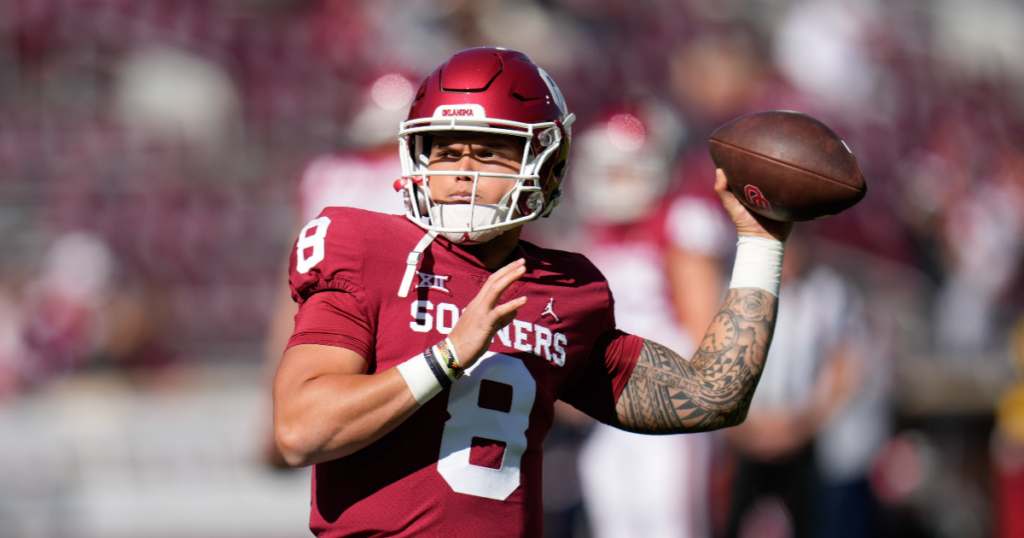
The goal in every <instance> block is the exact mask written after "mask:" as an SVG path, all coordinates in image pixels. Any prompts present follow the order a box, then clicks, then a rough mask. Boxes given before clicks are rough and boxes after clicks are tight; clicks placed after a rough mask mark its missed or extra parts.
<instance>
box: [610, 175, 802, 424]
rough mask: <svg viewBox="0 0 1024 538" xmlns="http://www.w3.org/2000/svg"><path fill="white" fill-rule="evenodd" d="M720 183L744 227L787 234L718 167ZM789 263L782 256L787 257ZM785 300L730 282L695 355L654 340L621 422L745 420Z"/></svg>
mask: <svg viewBox="0 0 1024 538" xmlns="http://www.w3.org/2000/svg"><path fill="white" fill-rule="evenodd" d="M715 191H717V192H718V195H719V196H720V197H721V198H722V205H723V206H725V209H726V211H728V213H729V215H730V216H731V217H732V219H733V222H734V223H735V224H736V229H737V232H738V234H739V235H740V236H741V237H743V236H748V237H761V238H765V239H773V240H777V241H785V240H786V238H787V237H788V236H789V232H790V231H791V230H792V229H793V224H792V223H783V222H778V221H772V220H768V219H764V218H762V217H760V216H757V215H755V214H754V213H751V212H750V211H748V210H747V208H746V207H745V206H743V204H741V203H740V202H739V200H737V199H736V197H735V196H733V195H732V193H731V192H729V190H728V186H727V181H726V178H725V174H724V173H723V172H722V171H721V170H718V171H717V177H716V181H715ZM779 264H780V265H781V258H780V260H779ZM778 304H779V300H778V297H777V296H776V295H773V294H772V293H769V292H767V291H765V290H764V289H759V288H756V287H737V288H733V289H730V290H729V292H728V293H727V294H726V296H725V301H724V302H723V303H722V306H721V307H720V308H719V310H718V313H717V314H716V315H715V318H714V319H713V320H712V322H711V326H710V327H708V330H707V332H705V333H704V338H703V339H702V340H701V343H700V346H699V347H698V349H697V352H696V353H695V354H694V356H693V358H692V360H686V359H685V358H683V357H682V356H680V355H679V354H678V353H676V352H674V351H672V350H670V349H668V348H666V347H665V346H662V345H660V344H658V343H656V342H652V341H650V340H646V341H645V342H644V344H643V346H642V348H641V351H640V356H639V358H638V359H637V363H636V366H635V367H634V368H633V373H632V374H631V375H630V377H629V380H628V381H627V382H626V386H625V388H624V389H623V391H622V393H621V394H620V395H619V399H618V401H617V402H616V404H615V418H614V419H613V425H614V426H617V427H619V428H621V429H624V430H628V431H633V432H638V433H655V434H664V433H683V432H697V431H706V430H714V429H718V428H724V427H728V426H735V425H736V424H739V423H741V422H743V420H744V419H745V418H746V416H747V410H748V409H749V408H750V400H751V399H752V398H753V396H754V389H755V388H756V387H757V381H758V380H759V379H760V378H761V372H762V371H763V369H764V364H765V358H766V357H767V356H768V346H769V344H771V340H772V333H773V332H774V330H775V318H776V314H777V312H778Z"/></svg>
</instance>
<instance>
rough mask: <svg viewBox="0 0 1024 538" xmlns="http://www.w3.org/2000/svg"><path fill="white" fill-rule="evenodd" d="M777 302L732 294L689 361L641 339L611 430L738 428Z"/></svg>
mask: <svg viewBox="0 0 1024 538" xmlns="http://www.w3.org/2000/svg"><path fill="white" fill-rule="evenodd" d="M777 308H778V298H776V297H775V296H773V295H772V294H770V293H768V292H766V291H762V290H758V289H746V288H745V289H731V290H729V293H728V294H727V295H726V297H725V302H724V303H723V304H722V309H721V310H719V311H718V314H717V315H716V316H715V319H714V321H712V322H711V326H710V327H709V328H708V331H707V333H705V334H704V339H703V340H702V341H701V343H700V348H699V349H698V350H697V353H696V354H695V355H694V356H693V359H692V360H690V361H687V360H686V359H684V358H683V357H680V356H679V355H677V354H676V353H674V352H673V351H672V350H670V349H668V348H666V347H664V346H662V345H660V344H657V343H655V342H651V341H650V340H647V341H646V342H644V346H643V349H642V350H641V352H640V358H639V360H638V362H637V365H636V368H635V369H634V370H633V375H632V376H631V377H630V378H629V382H628V383H627V384H626V388H625V389H624V390H623V392H622V395H621V396H620V397H619V401H618V403H617V404H616V412H617V421H618V422H617V424H616V426H618V427H620V428H622V429H625V430H629V431H635V432H640V433H680V432H694V431H705V430H714V429H717V428H723V427H727V426H733V425H736V424H739V423H740V422H742V421H743V419H744V417H746V414H747V408H748V407H749V406H750V399H751V398H752V397H753V396H754V387H756V386H757V380H758V379H760V377H761V370H762V369H763V368H764V360H765V357H766V356H767V355H768V345H769V344H770V343H771V339H772V331H773V330H774V328H775V314H776V311H777Z"/></svg>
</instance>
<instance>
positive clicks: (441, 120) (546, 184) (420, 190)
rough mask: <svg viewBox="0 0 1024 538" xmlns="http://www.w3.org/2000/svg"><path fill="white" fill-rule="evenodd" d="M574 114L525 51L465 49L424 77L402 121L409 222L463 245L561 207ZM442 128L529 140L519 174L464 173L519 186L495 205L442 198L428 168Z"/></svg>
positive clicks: (525, 142)
mask: <svg viewBox="0 0 1024 538" xmlns="http://www.w3.org/2000/svg"><path fill="white" fill-rule="evenodd" d="M574 120H575V116H574V115H573V114H571V113H569V112H568V110H566V106H565V99H564V98H563V97H562V93H561V92H560V91H559V90H558V86H556V85H555V82H554V80H552V79H551V77H550V76H549V75H548V74H547V73H546V72H545V71H544V70H543V69H541V68H540V67H539V66H537V64H535V63H533V61H532V60H530V58H528V57H527V56H526V55H525V54H523V53H521V52H517V51H514V50H508V49H504V48H496V47H480V48H472V49H466V50H463V51H461V52H459V53H457V54H455V55H454V56H452V57H451V59H449V60H448V61H447V62H445V63H443V64H441V66H440V67H438V68H437V69H435V70H434V72H433V73H431V74H430V76H429V77H427V79H426V80H424V81H423V84H422V85H421V86H420V88H419V90H418V91H417V92H416V96H415V98H414V100H413V103H412V106H411V108H410V110H409V117H408V119H407V120H406V121H404V122H402V123H401V125H400V127H399V143H400V144H401V159H402V179H400V180H398V181H397V182H396V184H395V188H396V189H397V190H400V191H402V192H403V195H404V196H405V202H406V213H407V215H408V217H409V219H410V220H412V221H413V222H414V223H416V224H417V225H419V226H421V227H423V228H424V229H426V230H428V231H429V232H434V233H435V234H442V235H444V236H445V237H447V238H448V239H449V240H451V241H454V242H457V243H468V244H471V243H483V242H485V241H488V240H490V239H491V238H493V237H495V236H497V235H499V234H501V233H502V232H503V231H504V230H507V229H509V228H512V227H515V226H518V225H520V224H522V223H524V222H528V221H531V220H534V219H536V218H537V217H541V216H546V215H547V214H548V213H550V212H551V210H552V209H553V208H554V207H555V206H556V205H558V201H559V197H560V196H561V192H562V189H561V183H562V178H563V177H564V176H565V171H566V164H567V161H568V158H569V138H570V126H571V125H572V123H573V121H574ZM444 131H463V132H479V133H490V134H500V135H512V136H515V137H519V138H521V139H522V141H523V145H524V152H523V161H522V163H521V165H520V169H519V173H516V174H498V173H481V172H466V173H467V174H469V175H473V176H474V186H473V188H474V191H475V189H476V182H478V181H479V179H480V176H481V175H483V176H488V177H500V178H506V179H508V180H509V181H514V182H515V184H514V186H513V187H512V189H511V190H510V191H509V193H508V194H507V195H506V196H505V197H504V198H502V200H501V201H500V202H499V203H498V204H496V205H494V206H488V205H483V204H476V203H475V202H473V203H470V204H437V203H435V202H434V200H433V198H432V197H431V194H430V177H431V176H432V175H435V176H436V175H451V172H450V171H449V172H436V171H429V170H427V163H428V157H429V155H430V146H431V140H432V137H433V136H434V135H436V134H438V133H441V132H444Z"/></svg>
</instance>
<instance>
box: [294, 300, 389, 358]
mask: <svg viewBox="0 0 1024 538" xmlns="http://www.w3.org/2000/svg"><path fill="white" fill-rule="evenodd" d="M373 343H374V338H373V330H372V328H371V327H370V323H369V321H368V320H367V319H366V318H365V316H364V315H363V314H362V309H361V308H360V305H359V300H358V299H356V297H355V296H354V295H352V294H351V293H348V292H344V291H325V292H321V293H317V294H315V295H313V296H312V297H310V298H309V299H308V300H306V301H305V302H304V303H303V304H302V306H301V307H300V308H299V313H298V314H296V315H295V332H294V333H292V337H291V339H290V340H289V341H288V347H289V348H290V347H292V346H297V345H299V344H320V345H325V346H334V347H342V348H345V349H350V350H352V351H355V352H356V353H359V355H360V356H362V357H363V358H366V359H369V358H371V357H373V353H374V345H373Z"/></svg>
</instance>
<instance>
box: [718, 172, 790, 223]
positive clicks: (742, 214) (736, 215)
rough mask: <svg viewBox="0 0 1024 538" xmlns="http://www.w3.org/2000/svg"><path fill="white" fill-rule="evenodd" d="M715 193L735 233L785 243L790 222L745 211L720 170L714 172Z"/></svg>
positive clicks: (744, 207) (745, 207) (745, 208)
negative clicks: (734, 226)
mask: <svg viewBox="0 0 1024 538" xmlns="http://www.w3.org/2000/svg"><path fill="white" fill-rule="evenodd" d="M715 192H717V193H718V196H719V198H721V199H722V205H723V206H725V210H726V211H728V212H729V216H730V217H732V221H733V223H735V224H736V232H737V233H738V234H739V235H752V236H758V237H765V238H768V239H775V240H777V241H785V240H786V238H787V237H789V232H791V231H793V223H792V222H782V221H778V220H772V219H768V218H765V217H762V216H761V215H758V214H757V213H754V212H753V211H750V210H749V209H747V206H745V205H743V203H742V202H740V201H739V200H738V199H737V198H736V196H735V195H734V194H733V193H732V191H730V190H729V182H728V181H727V180H726V178H725V172H723V171H722V169H721V168H719V169H717V170H715Z"/></svg>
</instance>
